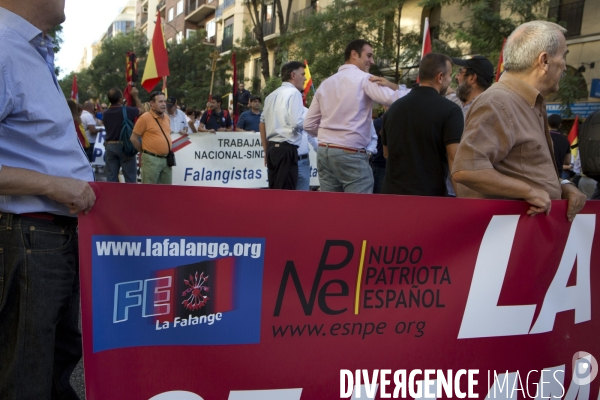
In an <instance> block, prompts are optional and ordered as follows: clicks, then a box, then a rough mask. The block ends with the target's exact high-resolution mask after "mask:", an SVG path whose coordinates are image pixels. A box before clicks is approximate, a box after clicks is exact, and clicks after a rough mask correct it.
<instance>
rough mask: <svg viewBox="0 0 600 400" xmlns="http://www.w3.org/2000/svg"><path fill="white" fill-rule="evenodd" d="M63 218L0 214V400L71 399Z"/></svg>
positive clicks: (72, 289) (75, 345) (70, 256)
mask: <svg viewBox="0 0 600 400" xmlns="http://www.w3.org/2000/svg"><path fill="white" fill-rule="evenodd" d="M66 218H67V217H65V219H66ZM68 220H69V221H72V222H69V223H55V222H53V221H46V220H43V219H35V218H25V217H21V216H19V215H15V214H10V213H3V214H0V398H2V399H36V400H37V399H40V400H43V399H61V400H62V399H78V396H77V394H76V393H75V391H74V390H73V388H72V387H71V385H70V383H69V378H70V376H71V373H72V372H73V369H74V368H75V366H76V365H77V363H78V361H79V359H80V358H81V333H80V331H79V326H78V319H79V258H78V250H79V248H78V244H77V225H76V219H71V218H69V219H68Z"/></svg>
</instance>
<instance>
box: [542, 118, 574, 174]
mask: <svg viewBox="0 0 600 400" xmlns="http://www.w3.org/2000/svg"><path fill="white" fill-rule="evenodd" d="M561 124H562V118H561V117H560V115H557V114H552V115H549V116H548V126H550V137H551V138H552V145H553V147H554V159H555V161H556V168H557V169H558V176H559V177H560V178H569V176H564V177H563V171H564V169H565V168H563V166H565V167H567V168H566V169H569V170H570V169H571V144H570V143H569V139H567V138H566V137H565V136H564V135H563V134H562V133H560V131H559V129H560V126H561Z"/></svg>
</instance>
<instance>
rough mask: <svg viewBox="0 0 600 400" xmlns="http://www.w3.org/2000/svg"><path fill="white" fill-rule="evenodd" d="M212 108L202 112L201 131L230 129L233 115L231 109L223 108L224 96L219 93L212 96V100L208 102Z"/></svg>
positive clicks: (211, 131)
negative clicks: (230, 113)
mask: <svg viewBox="0 0 600 400" xmlns="http://www.w3.org/2000/svg"><path fill="white" fill-rule="evenodd" d="M208 103H209V104H210V108H209V109H208V110H207V111H205V112H204V114H202V118H200V129H198V130H199V131H200V132H210V133H215V132H216V131H230V130H231V129H232V125H233V123H232V122H231V115H229V111H227V110H222V109H221V104H222V103H223V98H222V97H221V96H219V95H215V96H213V97H212V100H211V101H209V102H208Z"/></svg>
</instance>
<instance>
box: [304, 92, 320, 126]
mask: <svg viewBox="0 0 600 400" xmlns="http://www.w3.org/2000/svg"><path fill="white" fill-rule="evenodd" d="M320 124H321V106H320V104H319V93H318V92H317V93H316V94H315V96H314V97H313V99H312V103H310V108H309V109H308V112H307V113H306V117H305V118H304V130H305V131H306V133H308V134H309V136H314V137H316V136H317V134H318V133H319V125H320Z"/></svg>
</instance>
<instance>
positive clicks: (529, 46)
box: [504, 21, 567, 73]
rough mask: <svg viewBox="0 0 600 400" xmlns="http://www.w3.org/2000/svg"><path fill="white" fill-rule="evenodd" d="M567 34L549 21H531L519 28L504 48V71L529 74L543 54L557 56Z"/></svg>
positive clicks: (511, 35) (560, 27)
mask: <svg viewBox="0 0 600 400" xmlns="http://www.w3.org/2000/svg"><path fill="white" fill-rule="evenodd" d="M566 32H567V30H566V29H565V28H563V27H562V26H560V25H558V24H555V23H553V22H548V21H531V22H526V23H524V24H522V25H520V26H518V27H517V29H515V30H514V31H513V33H511V34H510V36H509V37H508V39H507V40H506V45H505V46H504V69H505V70H506V71H509V72H514V73H522V72H527V71H529V70H530V69H531V68H532V67H533V66H534V64H535V63H536V60H537V58H538V56H539V55H540V54H541V53H544V52H546V53H548V55H550V56H551V57H553V56H556V54H557V52H558V49H559V47H560V45H561V41H563V40H564V38H565V33H566Z"/></svg>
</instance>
